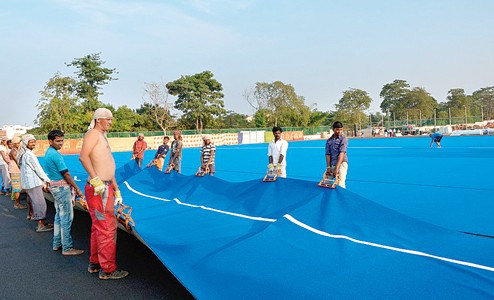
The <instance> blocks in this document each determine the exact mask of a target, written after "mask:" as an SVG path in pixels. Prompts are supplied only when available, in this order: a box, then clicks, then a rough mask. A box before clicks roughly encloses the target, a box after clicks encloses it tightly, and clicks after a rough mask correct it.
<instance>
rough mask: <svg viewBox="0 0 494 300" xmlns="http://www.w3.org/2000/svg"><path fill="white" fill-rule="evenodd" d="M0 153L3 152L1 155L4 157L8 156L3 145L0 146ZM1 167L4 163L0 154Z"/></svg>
mask: <svg viewBox="0 0 494 300" xmlns="http://www.w3.org/2000/svg"><path fill="white" fill-rule="evenodd" d="M0 151H3V153H4V154H5V155H9V154H8V153H7V147H5V146H4V145H0ZM3 165H6V163H5V161H4V160H3V156H2V154H0V166H3Z"/></svg>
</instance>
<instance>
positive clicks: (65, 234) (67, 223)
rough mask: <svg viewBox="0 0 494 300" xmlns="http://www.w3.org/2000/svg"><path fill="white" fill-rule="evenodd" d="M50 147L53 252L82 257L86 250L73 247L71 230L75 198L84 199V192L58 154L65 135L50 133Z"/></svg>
mask: <svg viewBox="0 0 494 300" xmlns="http://www.w3.org/2000/svg"><path fill="white" fill-rule="evenodd" d="M48 142H49V143H50V147H49V148H48V149H47V150H46V153H45V170H46V173H47V175H48V177H50V179H51V181H50V187H51V194H52V195H53V198H54V199H55V211H56V213H55V220H54V222H53V223H54V228H53V251H58V250H60V249H62V254H63V255H80V254H82V253H83V252H84V250H78V249H74V248H73V247H72V236H71V235H70V229H71V227H72V220H73V218H74V196H75V195H77V196H79V197H82V196H83V194H82V191H81V189H80V188H79V187H78V186H77V184H76V183H75V182H74V180H73V179H72V176H71V175H70V173H69V170H68V169H67V166H66V165H65V162H64V160H63V156H62V155H61V154H60V152H58V150H60V149H61V148H62V146H63V142H64V134H63V132H62V131H60V130H52V131H50V132H49V133H48Z"/></svg>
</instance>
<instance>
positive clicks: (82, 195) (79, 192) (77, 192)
mask: <svg viewBox="0 0 494 300" xmlns="http://www.w3.org/2000/svg"><path fill="white" fill-rule="evenodd" d="M75 195H76V197H84V194H83V193H82V191H81V189H76V190H75Z"/></svg>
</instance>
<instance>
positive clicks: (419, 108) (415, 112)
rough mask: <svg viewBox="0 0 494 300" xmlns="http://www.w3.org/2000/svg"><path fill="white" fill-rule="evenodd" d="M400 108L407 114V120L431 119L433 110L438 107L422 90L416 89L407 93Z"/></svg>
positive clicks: (434, 100)
mask: <svg viewBox="0 0 494 300" xmlns="http://www.w3.org/2000/svg"><path fill="white" fill-rule="evenodd" d="M402 102H403V103H402V108H403V110H405V111H406V112H407V113H408V116H409V118H414V119H417V120H418V119H419V118H428V119H431V118H432V117H433V116H434V109H435V108H437V107H438V104H437V101H436V99H434V98H433V97H432V96H431V95H430V94H429V93H428V92H427V91H426V90H425V89H424V88H420V87H416V88H413V89H412V90H411V91H410V92H408V93H407V94H406V96H405V98H404V100H403V101H402Z"/></svg>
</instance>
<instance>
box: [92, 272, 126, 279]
mask: <svg viewBox="0 0 494 300" xmlns="http://www.w3.org/2000/svg"><path fill="white" fill-rule="evenodd" d="M127 275H129V272H127V271H124V270H115V271H113V272H111V273H106V272H104V271H103V270H100V271H99V279H103V280H106V279H121V278H124V277H127Z"/></svg>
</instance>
